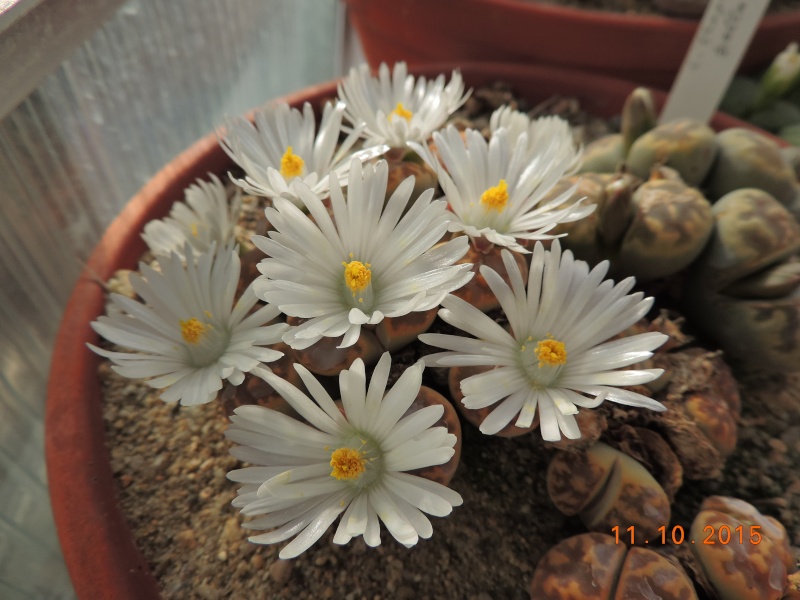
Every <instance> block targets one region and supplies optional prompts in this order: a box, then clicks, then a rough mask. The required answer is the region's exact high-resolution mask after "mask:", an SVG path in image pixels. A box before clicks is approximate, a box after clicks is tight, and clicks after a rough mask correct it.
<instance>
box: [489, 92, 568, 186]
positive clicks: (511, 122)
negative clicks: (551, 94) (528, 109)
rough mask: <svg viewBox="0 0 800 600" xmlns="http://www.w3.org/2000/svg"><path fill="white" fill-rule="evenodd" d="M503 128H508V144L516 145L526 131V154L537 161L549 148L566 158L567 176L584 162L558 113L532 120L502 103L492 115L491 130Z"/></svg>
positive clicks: (565, 172) (550, 151) (564, 121)
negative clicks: (538, 155)
mask: <svg viewBox="0 0 800 600" xmlns="http://www.w3.org/2000/svg"><path fill="white" fill-rule="evenodd" d="M500 128H503V129H505V130H506V135H507V136H508V140H509V143H510V144H511V145H512V146H514V145H515V144H516V143H517V141H518V140H519V138H520V137H521V136H522V134H523V133H527V134H528V135H527V142H528V147H527V155H528V159H529V160H536V156H537V154H539V153H541V152H544V151H547V152H548V153H550V154H554V155H556V156H561V157H563V159H562V160H564V161H565V162H566V166H565V168H564V175H571V174H573V173H574V172H575V171H576V170H577V169H578V167H579V166H580V162H581V155H582V150H581V149H579V148H577V147H576V145H575V141H574V139H573V135H572V129H571V128H570V125H569V123H568V122H567V121H566V120H564V119H562V118H561V117H557V116H548V117H540V118H538V119H535V120H533V119H531V118H530V117H529V116H528V115H526V114H525V113H523V112H520V111H518V110H514V109H513V108H511V107H510V106H508V105H505V106H501V107H500V108H498V109H497V110H496V111H494V112H493V113H492V116H491V117H490V118H489V130H490V131H491V132H492V135H494V134H495V133H496V132H497V131H498V130H499V129H500Z"/></svg>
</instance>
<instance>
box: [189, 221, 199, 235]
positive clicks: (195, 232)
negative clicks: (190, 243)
mask: <svg viewBox="0 0 800 600" xmlns="http://www.w3.org/2000/svg"><path fill="white" fill-rule="evenodd" d="M190 227H191V230H192V236H194V237H197V236H198V235H200V229H199V228H198V226H197V223H192V224H191V226H190Z"/></svg>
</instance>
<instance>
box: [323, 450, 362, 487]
mask: <svg viewBox="0 0 800 600" xmlns="http://www.w3.org/2000/svg"><path fill="white" fill-rule="evenodd" d="M331 466H332V467H333V471H331V477H335V478H336V479H339V480H342V479H347V480H350V481H352V480H353V479H358V478H359V477H361V474H362V473H363V472H364V471H366V469H367V460H366V459H365V458H364V453H363V452H361V451H360V450H353V448H338V449H336V450H334V451H333V453H332V454H331Z"/></svg>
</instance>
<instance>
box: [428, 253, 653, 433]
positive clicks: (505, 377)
mask: <svg viewBox="0 0 800 600" xmlns="http://www.w3.org/2000/svg"><path fill="white" fill-rule="evenodd" d="M502 256H503V264H504V266H505V268H506V271H507V272H508V274H509V277H510V280H511V287H509V286H508V285H507V284H506V283H505V282H504V281H503V279H502V278H501V277H500V276H499V275H498V274H497V273H496V272H495V271H493V270H492V269H490V268H488V267H486V266H483V267H481V275H483V276H484V277H485V278H486V281H487V283H488V284H489V287H490V288H491V289H492V291H493V292H494V294H495V295H496V296H497V299H498V300H499V301H500V306H501V307H502V309H503V312H504V313H505V315H506V317H507V318H508V326H509V327H508V331H507V330H506V329H504V328H503V327H501V326H500V325H498V324H497V323H496V322H495V321H494V320H492V319H491V318H490V317H488V316H486V315H485V314H483V313H482V312H481V311H479V310H478V309H476V308H475V307H473V306H472V305H470V304H468V303H466V302H464V301H463V300H461V299H459V298H456V297H455V296H448V297H447V298H446V299H445V300H444V302H443V303H442V304H443V305H444V307H445V308H444V309H442V310H440V311H439V316H440V317H442V319H444V320H445V321H446V322H448V323H450V324H451V325H453V326H454V327H458V328H459V329H462V330H463V331H465V332H467V333H468V334H470V335H473V336H475V338H477V339H470V338H466V337H460V336H454V335H443V334H424V335H422V336H420V339H421V340H422V341H423V342H425V343H427V344H430V345H432V346H437V347H439V348H444V349H446V350H448V352H441V353H437V354H432V355H430V356H429V357H426V362H427V364H430V365H437V366H443V367H454V366H489V367H494V368H493V369H491V370H489V371H486V372H484V373H480V374H478V375H474V376H471V377H467V378H465V379H464V380H463V381H462V382H461V391H462V392H463V393H464V398H463V400H462V402H463V404H464V406H466V407H467V408H474V409H479V408H485V407H487V406H492V405H493V404H498V403H499V405H498V406H497V408H495V409H494V410H493V411H492V412H491V413H490V414H489V416H488V417H487V418H486V419H485V420H484V421H483V423H482V424H481V427H480V429H481V431H482V432H483V433H488V434H492V433H497V432H498V431H500V430H501V429H503V427H505V426H506V425H507V424H508V423H510V422H511V420H512V419H513V418H514V417H515V416H516V417H517V420H516V423H515V425H516V426H517V427H521V428H526V427H530V426H531V424H532V423H533V418H534V415H535V413H536V410H537V408H538V410H539V421H540V423H541V431H542V437H543V438H544V439H545V440H549V441H556V440H559V439H560V438H561V433H560V432H563V433H564V435H565V436H566V437H568V438H570V439H575V438H579V437H580V435H581V432H580V430H579V428H578V425H577V422H576V421H575V416H574V415H575V414H576V413H577V412H578V407H583V408H594V407H596V406H598V405H599V404H600V403H601V402H603V401H604V400H610V401H612V402H618V403H619V404H625V405H628V406H641V407H645V408H650V409H652V410H665V408H664V406H663V405H662V404H661V403H660V402H657V401H655V400H653V399H652V398H648V397H646V396H643V395H641V394H638V393H635V392H632V391H630V390H625V389H621V388H619V387H615V386H632V385H639V384H643V383H647V382H648V381H652V380H654V379H655V378H656V377H658V376H659V375H661V373H662V372H663V369H641V370H632V369H629V370H620V369H621V368H622V367H627V366H629V365H632V364H634V363H637V362H640V361H642V360H645V359H647V358H649V357H650V356H652V354H653V350H655V349H656V348H658V347H659V346H660V345H661V344H663V343H664V342H665V341H666V339H667V336H666V335H664V334H662V333H657V332H652V333H642V334H638V335H633V336H630V337H625V338H621V339H615V340H612V341H608V340H609V338H612V337H613V336H615V335H617V334H619V333H620V332H622V331H624V330H625V329H626V328H627V327H630V326H631V325H633V324H634V323H636V322H637V321H638V320H639V319H641V318H642V317H643V316H644V315H645V314H646V313H647V311H648V310H649V309H650V307H651V306H652V304H653V299H652V298H643V294H642V293H641V292H636V293H634V294H628V292H629V291H630V290H631V288H632V287H633V285H634V279H633V277H629V278H627V279H625V280H623V281H621V282H619V283H618V284H616V285H614V282H613V281H611V280H605V281H604V280H603V277H605V275H606V273H607V271H608V266H609V263H608V261H603V262H602V263H600V264H599V265H597V266H596V267H595V268H594V269H592V270H591V271H590V270H589V265H588V264H587V263H585V262H584V261H581V260H575V259H574V258H573V256H572V253H571V252H570V251H569V250H567V251H565V252H564V253H563V254H562V252H561V247H560V244H559V243H558V240H554V241H553V245H552V249H551V250H550V251H547V252H546V251H545V250H544V247H543V246H542V244H541V243H539V242H537V244H536V247H535V248H534V251H533V256H532V262H531V266H530V273H529V277H528V287H527V293H526V291H525V285H524V284H523V281H522V275H521V273H520V271H519V269H518V268H517V266H516V263H515V262H514V260H513V259H512V255H511V253H510V252H508V251H507V250H504V251H503V253H502Z"/></svg>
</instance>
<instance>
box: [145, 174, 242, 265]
mask: <svg viewBox="0 0 800 600" xmlns="http://www.w3.org/2000/svg"><path fill="white" fill-rule="evenodd" d="M210 177H211V181H202V180H200V179H198V180H197V183H196V184H194V185H191V186H189V187H188V188H187V189H186V191H185V192H184V194H185V200H186V201H185V202H176V203H175V204H174V205H173V206H172V209H171V210H170V213H169V216H168V217H165V218H164V219H156V220H154V221H150V222H149V223H148V224H147V225H145V227H144V233H142V239H143V240H144V241H145V243H146V244H147V245H148V247H149V248H150V250H152V251H153V253H155V254H163V255H169V254H171V253H172V252H175V253H177V254H178V255H179V256H181V258H184V252H183V250H184V247H185V246H186V244H187V242H188V244H189V245H190V246H191V247H192V248H193V249H194V250H195V252H196V253H198V254H200V253H203V252H206V251H208V250H209V249H210V248H211V246H212V245H213V244H216V245H217V247H218V248H222V247H224V246H227V245H228V244H229V243H230V242H233V241H234V239H235V235H234V227H235V225H236V223H237V221H238V219H239V210H240V208H241V197H240V194H239V192H238V191H237V192H236V194H234V196H233V198H232V199H231V201H230V202H228V194H227V192H226V190H225V186H224V185H223V184H222V182H221V181H220V180H219V178H218V177H217V176H216V175H210Z"/></svg>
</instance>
